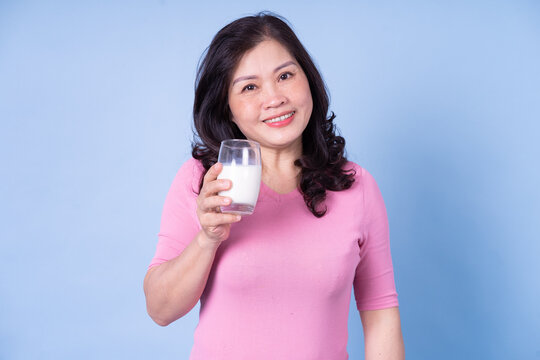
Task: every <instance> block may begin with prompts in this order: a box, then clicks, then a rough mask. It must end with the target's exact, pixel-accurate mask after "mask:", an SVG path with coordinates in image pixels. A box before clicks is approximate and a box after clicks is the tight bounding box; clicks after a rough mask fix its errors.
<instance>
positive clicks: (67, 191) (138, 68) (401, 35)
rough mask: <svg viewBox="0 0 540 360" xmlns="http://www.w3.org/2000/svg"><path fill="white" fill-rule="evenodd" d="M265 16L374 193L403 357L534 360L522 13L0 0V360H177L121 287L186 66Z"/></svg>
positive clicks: (370, 5)
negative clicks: (325, 105) (305, 70)
mask: <svg viewBox="0 0 540 360" xmlns="http://www.w3.org/2000/svg"><path fill="white" fill-rule="evenodd" d="M264 9H269V10H273V11H276V12H278V13H280V14H282V15H283V16H285V17H287V18H288V19H289V20H290V22H291V23H292V25H293V27H294V29H295V31H296V32H297V34H298V36H299V38H300V39H301V41H303V43H304V45H305V46H306V48H307V49H308V50H309V51H310V53H311V54H312V55H313V57H314V59H315V61H316V63H317V64H318V66H319V67H320V69H321V72H322V74H323V76H324V78H325V80H326V82H327V84H328V87H329V89H330V92H331V96H332V102H331V110H333V111H335V112H336V114H337V116H338V117H337V119H336V123H337V125H338V127H339V128H340V130H341V132H342V134H343V135H344V136H345V138H346V140H347V150H348V156H349V158H350V159H351V160H353V161H356V162H358V163H359V164H361V165H362V166H364V167H365V168H367V169H368V170H369V171H370V172H371V173H372V174H373V175H374V176H375V178H376V180H377V181H378V183H379V186H380V188H381V190H382V193H383V196H384V198H385V201H386V204H387V208H388V214H389V218H390V226H391V244H392V253H393V258H394V267H395V274H396V284H397V289H398V293H399V300H400V310H401V316H402V327H403V332H404V340H405V345H406V352H407V357H408V358H409V359H540V334H539V328H540V315H539V310H538V305H539V304H540V296H539V288H540V285H539V284H540V281H539V280H538V276H539V275H540V265H539V261H538V260H539V258H540V247H539V240H540V229H539V224H540V205H539V204H540V191H539V185H540V166H539V161H538V158H539V156H540V145H539V141H538V137H539V135H540V126H539V120H540V3H539V2H538V1H451V2H450V1H449V2H433V1H409V2H398V1H370V2H367V1H359V2H357V3H354V4H353V3H352V2H350V3H349V2H343V1H342V2H340V1H337V2H329V1H324V2H322V1H320V2H317V1H315V2H312V1H307V0H306V1H296V2H293V1H283V0H278V1H276V2H272V3H270V2H259V1H235V2H220V1H212V2H204V1H197V2H192V3H189V4H185V3H180V2H172V1H165V0H162V1H138V2H133V1H130V2H127V1H125V2H122V1H115V2H106V1H96V2H86V3H84V2H83V3H81V2H68V1H64V2H62V1H48V2H43V1H35V2H33V1H17V2H15V1H5V0H4V1H2V2H0V119H1V128H0V156H1V163H0V164H1V166H0V171H1V179H2V180H1V188H0V198H1V201H0V204H1V205H0V206H1V213H0V215H1V216H0V218H1V221H2V223H1V228H0V231H1V232H0V234H1V245H0V256H1V265H0V266H1V268H0V270H1V271H0V284H1V285H0V359H38V358H39V359H127V358H130V359H148V358H165V359H173V358H175V359H186V358H187V357H188V354H189V351H190V348H191V344H192V336H193V331H194V328H195V326H196V323H197V313H198V311H197V310H198V308H197V309H195V310H193V311H192V312H191V313H190V314H188V315H187V316H186V317H184V318H182V319H180V320H179V321H177V322H175V323H174V324H172V325H170V326H168V327H165V328H162V327H159V326H158V325H155V324H154V323H153V322H152V321H151V320H150V318H149V317H148V316H147V314H146V309H145V301H144V295H143V291H142V280H143V277H144V275H145V272H146V267H147V265H148V263H149V261H150V259H151V257H152V256H153V252H154V249H155V245H156V241H157V232H158V229H159V222H160V217H161V209H162V205H163V201H164V199H165V195H166V193H167V191H168V188H169V186H170V184H171V182H172V179H173V177H174V175H175V173H176V171H177V170H178V168H179V167H180V165H181V164H182V163H183V162H184V161H185V160H186V159H187V158H188V157H189V154H190V146H189V141H190V139H191V107H192V101H193V83H194V77H195V70H196V65H197V62H198V60H199V56H200V55H201V53H202V52H203V50H204V49H205V48H206V46H208V44H209V43H210V41H211V39H212V37H213V35H214V34H215V33H216V32H217V31H218V30H219V29H220V28H221V27H222V26H224V25H225V24H227V23H228V22H230V21H232V20H234V19H236V18H238V17H241V16H243V15H247V14H252V13H254V12H257V11H260V10H264ZM349 330H350V334H349V353H350V357H351V359H363V338H362V329H361V322H360V318H359V316H358V313H357V311H356V309H355V308H354V306H351V313H350V320H349Z"/></svg>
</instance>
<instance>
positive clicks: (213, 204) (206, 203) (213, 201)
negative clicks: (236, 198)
mask: <svg viewBox="0 0 540 360" xmlns="http://www.w3.org/2000/svg"><path fill="white" fill-rule="evenodd" d="M231 202H232V199H231V198H230V197H227V196H209V197H207V198H204V199H203V200H202V201H201V204H200V208H201V210H202V211H204V212H216V208H217V209H219V207H220V206H226V205H230V204H231ZM218 212H219V211H218Z"/></svg>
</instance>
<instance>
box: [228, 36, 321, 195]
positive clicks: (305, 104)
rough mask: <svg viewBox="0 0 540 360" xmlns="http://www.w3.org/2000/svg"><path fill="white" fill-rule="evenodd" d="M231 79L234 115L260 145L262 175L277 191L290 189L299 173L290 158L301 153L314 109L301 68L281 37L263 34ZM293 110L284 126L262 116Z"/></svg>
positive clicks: (231, 98) (247, 133) (295, 182)
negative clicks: (278, 125) (303, 137)
mask: <svg viewBox="0 0 540 360" xmlns="http://www.w3.org/2000/svg"><path fill="white" fill-rule="evenodd" d="M232 79H233V81H232V82H231V85H230V87H229V93H228V95H229V108H230V110H231V114H232V120H233V121H234V122H235V123H236V125H237V126H238V128H239V129H240V130H241V131H242V133H243V134H244V135H245V136H246V137H247V138H248V139H250V140H254V141H257V142H258V143H259V144H260V145H261V157H262V163H263V172H262V181H263V182H264V183H265V184H266V185H267V186H269V187H270V188H271V189H273V190H274V191H276V192H278V193H286V192H290V191H292V190H294V189H295V188H296V187H297V186H298V175H299V173H300V168H298V167H296V166H294V161H295V160H296V159H298V158H299V157H300V156H301V154H302V133H303V132H304V129H305V128H306V126H307V124H308V122H309V118H310V117H311V112H312V110H313V100H312V97H311V91H310V89H309V82H308V79H307V77H306V75H305V73H304V71H303V70H302V68H301V67H300V66H299V65H298V63H297V61H296V59H295V58H294V57H293V56H292V55H291V54H290V53H289V52H288V51H287V49H285V47H283V46H282V45H281V44H280V43H279V42H277V41H275V40H266V41H263V42H261V43H260V44H259V45H257V46H256V47H255V48H253V49H251V50H250V51H248V52H246V53H245V54H244V56H243V57H242V58H241V59H240V61H239V63H238V65H237V67H236V69H235V70H234V71H233V76H232ZM292 111H294V112H295V114H294V118H293V121H292V122H291V123H290V124H289V125H287V126H284V127H280V128H274V127H270V126H268V125H267V124H266V123H265V122H264V121H263V120H265V119H269V118H274V117H276V116H277V115H282V114H286V113H290V112H292Z"/></svg>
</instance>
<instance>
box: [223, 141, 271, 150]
mask: <svg viewBox="0 0 540 360" xmlns="http://www.w3.org/2000/svg"><path fill="white" fill-rule="evenodd" d="M238 143H239V144H244V146H240V145H239V144H238ZM248 144H249V145H251V146H253V145H255V146H257V147H259V148H260V147H261V145H260V144H259V143H258V142H256V141H254V140H247V139H226V140H222V141H221V146H226V147H229V148H238V149H243V148H247V147H250V146H245V145H248Z"/></svg>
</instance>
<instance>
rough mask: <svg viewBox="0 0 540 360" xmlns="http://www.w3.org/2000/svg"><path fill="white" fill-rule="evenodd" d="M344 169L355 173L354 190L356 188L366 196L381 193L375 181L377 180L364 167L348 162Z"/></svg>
mask: <svg viewBox="0 0 540 360" xmlns="http://www.w3.org/2000/svg"><path fill="white" fill-rule="evenodd" d="M343 169H344V170H352V171H354V183H353V185H352V187H353V188H356V189H357V190H358V191H362V192H363V193H364V194H365V193H373V192H375V193H378V192H379V187H378V185H377V182H376V181H375V178H374V177H373V175H371V173H370V172H369V171H367V170H366V169H365V168H364V167H362V166H360V165H358V164H357V163H355V162H353V161H347V163H346V164H345V166H344V167H343Z"/></svg>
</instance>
